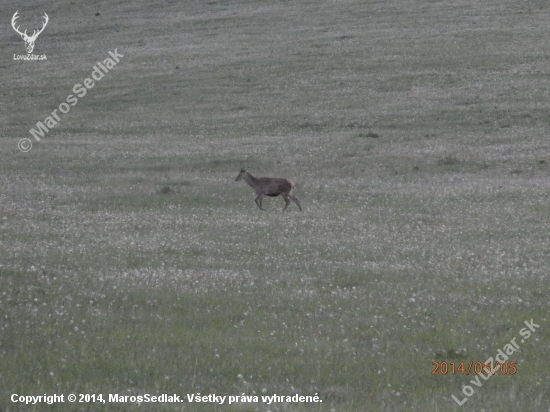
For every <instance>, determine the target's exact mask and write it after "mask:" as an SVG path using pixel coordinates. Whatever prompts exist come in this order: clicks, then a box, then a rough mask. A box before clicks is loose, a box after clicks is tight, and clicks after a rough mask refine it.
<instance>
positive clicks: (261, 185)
mask: <svg viewBox="0 0 550 412" xmlns="http://www.w3.org/2000/svg"><path fill="white" fill-rule="evenodd" d="M242 179H244V181H245V182H246V183H248V185H249V186H250V187H251V188H252V189H254V191H255V192H256V194H257V195H258V196H257V197H256V199H255V200H254V201H255V202H256V205H257V206H258V207H259V208H260V210H265V209H264V208H263V207H262V198H263V197H264V196H271V197H277V196H279V195H281V196H282V197H283V199H284V200H285V202H286V204H285V207H284V208H283V212H284V211H285V209H286V208H287V207H288V205H289V204H290V200H289V199H292V200H293V201H294V203H296V204H297V205H298V208H299V209H300V212H301V211H302V206H301V205H300V201H299V200H298V199H297V198H296V197H295V196H294V195H292V193H291V192H292V189H293V188H294V186H295V185H294V182H293V181H292V180H290V179H277V178H273V177H260V178H256V177H254V176H252V175H251V174H250V173H249V172H248V169H247V168H244V167H243V168H242V169H241V171H240V173H239V175H238V176H237V177H236V178H235V181H236V182H238V181H239V180H242Z"/></svg>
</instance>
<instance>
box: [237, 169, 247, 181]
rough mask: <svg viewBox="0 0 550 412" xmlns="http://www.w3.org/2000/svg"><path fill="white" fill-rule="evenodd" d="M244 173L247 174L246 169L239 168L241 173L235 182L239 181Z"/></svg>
mask: <svg viewBox="0 0 550 412" xmlns="http://www.w3.org/2000/svg"><path fill="white" fill-rule="evenodd" d="M246 172H248V168H247V167H243V168H241V171H240V172H239V175H238V176H237V177H236V178H235V182H238V181H239V180H241V179H242V178H243V176H244V174H245V173H246Z"/></svg>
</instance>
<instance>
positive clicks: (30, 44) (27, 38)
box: [11, 10, 50, 54]
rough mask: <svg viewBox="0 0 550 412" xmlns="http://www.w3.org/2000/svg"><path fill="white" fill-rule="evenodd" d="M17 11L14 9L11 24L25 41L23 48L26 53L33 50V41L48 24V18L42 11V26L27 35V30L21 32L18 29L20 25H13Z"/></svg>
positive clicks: (16, 17)
mask: <svg viewBox="0 0 550 412" xmlns="http://www.w3.org/2000/svg"><path fill="white" fill-rule="evenodd" d="M17 13H19V10H18V11H16V12H15V14H14V15H13V17H12V18H11V26H12V27H13V29H14V30H15V31H16V32H17V33H19V34H20V35H21V38H22V39H23V40H24V41H25V48H26V49H27V53H28V54H31V53H32V51H33V50H34V42H35V41H36V39H37V37H38V35H39V34H40V33H42V32H43V31H44V29H45V28H46V25H47V24H48V20H49V19H50V18H49V17H48V15H47V14H46V13H45V12H44V15H43V16H42V18H44V21H43V22H42V28H40V29H39V30H33V33H32V36H29V35H27V30H25V32H24V33H21V32H20V31H19V27H20V26H17V27H15V24H16V22H15V21H16V20H17V19H18V18H19V16H18V15H17Z"/></svg>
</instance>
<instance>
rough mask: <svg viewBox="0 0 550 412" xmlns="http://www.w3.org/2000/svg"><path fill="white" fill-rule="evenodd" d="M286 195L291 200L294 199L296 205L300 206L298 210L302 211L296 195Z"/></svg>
mask: <svg viewBox="0 0 550 412" xmlns="http://www.w3.org/2000/svg"><path fill="white" fill-rule="evenodd" d="M288 197H290V198H291V199H292V200H294V202H295V203H296V204H297V205H298V207H299V208H300V212H301V211H302V206H301V205H300V201H299V200H298V198H297V197H295V196H292V195H290V194H289V195H288Z"/></svg>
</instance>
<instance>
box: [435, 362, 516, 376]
mask: <svg viewBox="0 0 550 412" xmlns="http://www.w3.org/2000/svg"><path fill="white" fill-rule="evenodd" d="M516 363H517V362H498V361H497V362H496V363H495V364H494V365H491V362H479V361H477V362H474V361H470V362H460V363H457V362H446V361H443V362H436V361H434V362H432V366H434V368H433V369H432V375H447V374H451V375H454V374H462V375H469V374H470V373H474V374H476V375H480V374H484V375H489V374H491V375H494V374H496V373H498V372H500V374H501V375H515V374H516V372H517V367H516Z"/></svg>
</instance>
